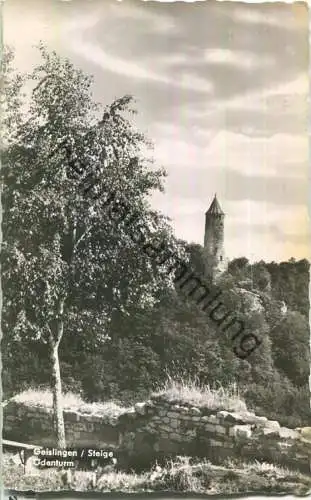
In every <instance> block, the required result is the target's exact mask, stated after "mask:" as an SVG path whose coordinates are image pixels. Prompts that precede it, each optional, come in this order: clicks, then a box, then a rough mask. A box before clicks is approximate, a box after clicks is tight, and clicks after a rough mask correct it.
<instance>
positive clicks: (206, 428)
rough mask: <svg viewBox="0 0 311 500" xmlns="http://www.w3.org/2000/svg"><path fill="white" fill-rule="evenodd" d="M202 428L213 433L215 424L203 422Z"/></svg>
mask: <svg viewBox="0 0 311 500" xmlns="http://www.w3.org/2000/svg"><path fill="white" fill-rule="evenodd" d="M204 429H205V430H206V431H207V432H213V433H215V432H216V426H215V425H213V424H205V426H204Z"/></svg>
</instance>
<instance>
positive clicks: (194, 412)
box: [190, 406, 201, 415]
mask: <svg viewBox="0 0 311 500" xmlns="http://www.w3.org/2000/svg"><path fill="white" fill-rule="evenodd" d="M190 413H191V415H201V410H200V409H199V408H196V407H195V406H192V407H191V408H190Z"/></svg>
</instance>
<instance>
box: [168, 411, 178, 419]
mask: <svg viewBox="0 0 311 500" xmlns="http://www.w3.org/2000/svg"><path fill="white" fill-rule="evenodd" d="M167 416H168V417H170V418H178V417H179V414H178V413H177V412H176V411H168V412H167Z"/></svg>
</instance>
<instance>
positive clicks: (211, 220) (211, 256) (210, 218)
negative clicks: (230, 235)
mask: <svg viewBox="0 0 311 500" xmlns="http://www.w3.org/2000/svg"><path fill="white" fill-rule="evenodd" d="M224 221H225V214H224V212H223V211H222V209H221V207H220V205H219V202H218V200H217V196H216V194H215V196H214V199H213V201H212V203H211V206H210V207H209V209H208V210H207V212H206V213H205V233H204V250H205V255H206V267H205V272H206V275H207V276H209V277H211V278H212V279H215V278H217V276H219V274H220V273H222V272H223V271H225V270H226V268H227V260H226V258H225V251H224Z"/></svg>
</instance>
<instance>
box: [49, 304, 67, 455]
mask: <svg viewBox="0 0 311 500" xmlns="http://www.w3.org/2000/svg"><path fill="white" fill-rule="evenodd" d="M63 311H64V300H61V301H60V302H59V307H58V318H57V337H56V341H53V340H52V339H51V362H52V393H53V414H54V426H55V431H56V437H57V447H58V448H66V438H65V423H64V414H63V402H62V380H61V375H60V366H59V356H58V347H59V343H60V341H61V339H62V336H63V330H64V323H63Z"/></svg>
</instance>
